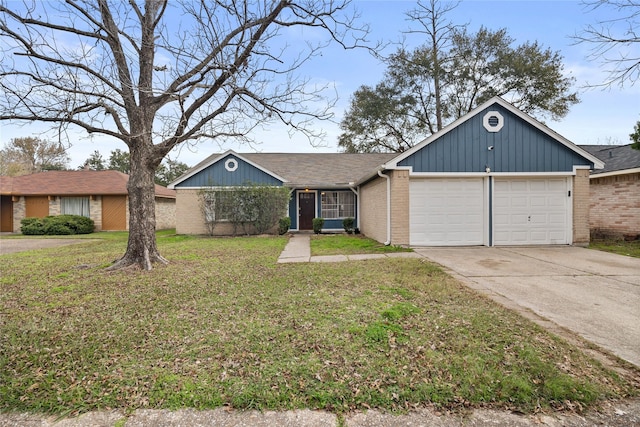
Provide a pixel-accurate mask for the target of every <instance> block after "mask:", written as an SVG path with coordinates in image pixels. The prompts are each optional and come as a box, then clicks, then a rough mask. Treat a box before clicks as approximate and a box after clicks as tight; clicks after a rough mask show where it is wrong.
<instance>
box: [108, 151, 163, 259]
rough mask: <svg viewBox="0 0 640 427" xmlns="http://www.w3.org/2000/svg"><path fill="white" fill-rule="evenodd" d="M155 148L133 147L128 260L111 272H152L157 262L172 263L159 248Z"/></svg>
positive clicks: (126, 257) (129, 187)
mask: <svg viewBox="0 0 640 427" xmlns="http://www.w3.org/2000/svg"><path fill="white" fill-rule="evenodd" d="M152 148H153V147H152V145H151V144H136V145H134V144H131V147H130V153H131V165H130V167H131V174H130V175H129V183H128V184H127V189H128V191H129V244H128V245H127V251H126V252H125V254H124V256H123V257H122V258H121V259H120V260H118V261H116V262H115V263H114V264H113V265H112V266H111V267H109V269H110V270H115V269H119V268H124V267H129V266H133V265H137V266H140V267H141V268H143V269H145V270H151V269H152V264H153V263H154V262H161V263H163V264H166V263H167V262H168V261H167V260H166V259H165V258H163V257H162V256H161V255H160V253H159V252H158V247H157V245H156V234H155V232H156V213H155V184H154V174H155V170H156V167H157V162H156V161H154V160H152Z"/></svg>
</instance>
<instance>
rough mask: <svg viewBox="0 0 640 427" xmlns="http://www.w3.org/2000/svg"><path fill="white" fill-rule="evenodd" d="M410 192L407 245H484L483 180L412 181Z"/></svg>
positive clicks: (444, 179) (441, 179)
mask: <svg viewBox="0 0 640 427" xmlns="http://www.w3.org/2000/svg"><path fill="white" fill-rule="evenodd" d="M409 193H410V195H409V200H410V203H409V223H410V233H409V244H411V245H414V246H467V245H482V244H484V224H485V215H484V212H485V209H484V200H485V191H484V184H483V180H482V178H438V179H413V180H411V182H410V184H409Z"/></svg>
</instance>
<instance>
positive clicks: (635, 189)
mask: <svg viewBox="0 0 640 427" xmlns="http://www.w3.org/2000/svg"><path fill="white" fill-rule="evenodd" d="M596 176H597V175H596ZM590 190H591V198H590V216H589V227H590V228H591V231H592V232H594V233H601V234H604V235H611V236H625V235H626V236H632V237H633V236H638V235H640V173H633V174H625V175H615V176H608V177H604V178H592V179H591V185H590Z"/></svg>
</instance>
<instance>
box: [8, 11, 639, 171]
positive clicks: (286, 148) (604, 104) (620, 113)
mask: <svg viewBox="0 0 640 427" xmlns="http://www.w3.org/2000/svg"><path fill="white" fill-rule="evenodd" d="M353 5H354V6H355V7H356V8H357V9H358V10H359V11H360V15H361V17H360V21H361V22H363V23H367V24H369V25H370V28H371V34H370V36H369V38H370V39H371V40H380V41H383V42H398V41H400V40H401V39H402V38H403V31H406V30H407V29H408V28H409V27H410V25H411V23H410V21H408V20H407V18H406V12H407V11H409V10H410V9H412V8H413V7H414V6H415V2H411V1H381V0H380V1H372V0H356V1H354V2H353ZM618 16H620V15H617V14H609V11H605V10H600V9H599V10H597V11H595V12H593V11H589V10H588V9H586V8H585V6H584V5H583V4H582V3H581V2H579V1H573V0H565V1H557V0H556V1H541V0H537V1H507V0H501V1H483V0H464V1H462V2H461V3H460V4H459V5H458V6H457V7H456V8H455V9H453V10H452V11H451V12H449V14H448V17H449V19H450V20H451V21H452V22H453V23H455V24H468V26H469V27H468V28H469V30H470V32H475V31H477V30H478V29H479V28H480V26H485V27H486V28H489V29H491V30H498V29H501V28H506V29H507V33H508V35H509V36H511V37H512V38H513V39H515V44H520V43H525V42H534V41H538V42H539V43H540V44H541V45H542V47H544V48H550V49H551V50H553V51H558V52H559V53H560V54H561V55H562V56H563V58H564V66H565V72H566V73H567V74H569V75H571V76H573V77H574V78H575V79H576V83H575V88H574V89H575V90H576V91H578V93H579V98H580V100H581V102H580V103H579V104H576V105H574V106H572V107H571V109H570V112H569V114H567V115H566V116H565V117H564V118H562V119H561V120H560V121H547V122H546V124H547V126H549V127H550V128H551V129H553V130H555V131H556V132H558V133H559V134H561V135H562V136H564V137H565V138H567V139H569V140H570V141H572V142H574V143H576V144H628V143H629V142H630V141H629V134H630V133H631V132H632V131H633V126H634V125H635V123H636V122H637V121H638V120H640V83H637V84H636V85H635V87H633V86H625V87H624V88H620V87H618V86H613V87H610V88H607V89H602V88H588V86H589V85H594V84H599V83H602V82H603V81H604V80H605V79H606V75H607V74H606V71H605V70H606V65H603V64H601V63H599V62H597V61H593V60H590V59H588V54H589V51H590V49H591V48H592V46H590V45H586V44H576V43H575V40H574V39H572V38H571V36H573V35H575V34H576V33H578V32H580V31H581V30H582V29H583V28H584V27H585V26H586V25H588V24H596V23H597V22H598V21H602V20H606V19H610V18H615V17H618ZM292 34H297V35H292V38H302V39H304V37H305V36H306V35H308V36H309V37H315V36H316V35H317V34H313V33H310V32H309V31H307V32H306V33H305V30H302V31H301V32H299V33H292ZM405 36H406V40H405V41H406V43H407V44H408V46H410V47H416V46H418V45H419V44H421V43H422V40H421V39H420V37H418V36H416V35H405ZM300 41H301V40H292V45H294V43H296V42H300ZM634 49H636V50H638V49H640V46H636V47H635V48H634ZM393 50H395V48H394V47H393V45H390V46H389V48H388V50H387V53H389V52H391V51H393ZM636 55H638V54H637V53H636ZM301 71H302V73H303V74H304V75H305V76H308V77H309V78H310V79H311V80H312V81H318V82H329V83H331V84H332V85H334V86H335V90H336V94H337V96H338V102H337V104H336V106H335V108H334V113H335V119H334V120H335V123H329V122H318V123H317V126H318V127H321V128H322V129H323V130H324V131H325V133H326V137H325V139H324V141H323V142H322V144H321V145H319V146H318V145H316V146H312V145H311V144H310V143H309V142H308V140H307V139H306V138H305V137H303V136H302V135H297V134H293V135H292V134H291V132H290V130H289V129H288V128H286V126H284V125H278V124H276V125H270V126H269V127H266V128H264V129H261V130H259V131H258V132H256V133H255V135H254V138H255V140H256V142H257V143H256V144H252V145H251V146H249V145H246V144H244V145H239V144H236V143H230V142H229V141H203V142H199V143H198V144H196V145H189V146H186V145H185V146H182V147H181V148H179V149H177V150H174V151H173V152H171V153H170V154H169V156H170V157H171V159H173V160H178V161H181V162H184V163H186V164H187V165H189V166H193V165H195V164H196V163H198V162H199V161H201V160H202V159H204V158H206V157H208V156H209V155H211V154H213V153H220V152H223V151H225V150H227V149H233V150H235V151H237V152H241V153H242V152H254V151H260V152H338V151H339V149H338V146H337V140H338V136H339V135H340V129H339V126H338V123H339V121H340V119H341V117H342V115H343V113H344V111H346V110H347V109H348V106H349V100H350V97H351V95H352V94H353V93H354V92H355V91H356V90H357V89H358V88H359V87H360V86H361V85H375V84H376V83H378V82H380V81H381V79H382V78H383V73H384V71H385V65H384V64H383V63H381V61H379V60H378V59H376V58H374V57H373V56H371V55H370V54H369V53H368V52H367V51H365V50H349V51H345V50H343V49H342V48H341V47H339V46H337V45H332V46H330V47H329V48H327V49H325V50H324V51H323V54H322V56H318V57H316V58H314V59H313V60H312V62H310V63H309V64H307V65H306V66H305V68H304V69H303V70H301ZM44 129H46V127H45V126H44V125H38V124H28V125H27V126H18V125H16V124H13V123H6V122H1V123H0V145H1V146H2V147H4V146H5V145H6V144H7V143H8V142H9V141H10V140H11V139H12V138H17V137H24V136H41V135H40V133H39V132H42V131H43V130H44ZM44 136H45V137H46V136H47V135H46V134H45V135H44ZM425 136H426V135H425ZM71 138H72V139H74V141H69V143H70V148H69V150H68V154H69V155H70V157H71V162H70V163H69V167H70V168H74V169H75V168H77V167H78V166H80V165H81V164H83V163H84V160H85V159H87V158H88V157H89V156H90V155H91V153H93V152H94V151H96V150H97V151H99V152H100V153H101V154H102V156H103V158H104V159H105V160H106V159H108V158H109V154H110V152H111V151H112V150H115V149H117V148H119V149H121V150H126V146H125V145H124V143H122V142H120V141H118V140H114V139H109V138H107V137H101V136H96V137H92V138H91V139H87V138H86V135H85V134H83V133H82V131H81V130H79V131H78V135H77V138H74V137H73V135H71ZM49 139H52V140H55V139H56V138H55V137H52V138H49Z"/></svg>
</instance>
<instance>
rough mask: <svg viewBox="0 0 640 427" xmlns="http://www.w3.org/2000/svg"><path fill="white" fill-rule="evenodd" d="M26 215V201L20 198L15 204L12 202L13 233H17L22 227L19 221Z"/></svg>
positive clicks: (22, 197)
mask: <svg viewBox="0 0 640 427" xmlns="http://www.w3.org/2000/svg"><path fill="white" fill-rule="evenodd" d="M26 215H27V201H26V200H25V198H24V196H20V198H19V200H18V201H17V202H13V232H14V233H19V232H20V227H22V224H21V221H22V220H23V219H24V218H25V216H26Z"/></svg>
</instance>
